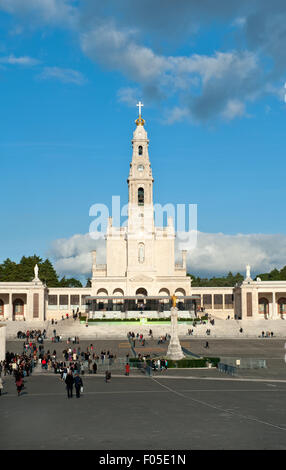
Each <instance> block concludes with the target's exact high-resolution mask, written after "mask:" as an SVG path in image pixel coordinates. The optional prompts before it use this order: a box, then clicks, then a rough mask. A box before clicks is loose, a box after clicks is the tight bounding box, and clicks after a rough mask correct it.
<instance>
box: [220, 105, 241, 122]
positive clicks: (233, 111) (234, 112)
mask: <svg viewBox="0 0 286 470" xmlns="http://www.w3.org/2000/svg"><path fill="white" fill-rule="evenodd" d="M244 115H245V104H244V103H242V102H241V101H238V100H229V101H228V102H227V104H226V107H225V109H224V111H223V112H222V116H223V117H224V118H225V119H227V120H231V119H234V118H236V117H241V116H244Z"/></svg>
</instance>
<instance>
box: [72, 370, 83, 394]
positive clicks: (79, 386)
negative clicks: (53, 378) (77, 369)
mask: <svg viewBox="0 0 286 470" xmlns="http://www.w3.org/2000/svg"><path fill="white" fill-rule="evenodd" d="M74 385H75V393H76V397H77V398H80V392H81V391H83V382H82V379H81V377H80V376H79V375H78V374H76V375H75V378H74Z"/></svg>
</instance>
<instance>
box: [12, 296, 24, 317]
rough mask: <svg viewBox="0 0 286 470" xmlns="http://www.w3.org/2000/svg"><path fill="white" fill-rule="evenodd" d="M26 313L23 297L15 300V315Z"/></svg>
mask: <svg viewBox="0 0 286 470" xmlns="http://www.w3.org/2000/svg"><path fill="white" fill-rule="evenodd" d="M23 315H24V301H23V300H22V299H16V300H14V302H13V316H14V317H17V316H23Z"/></svg>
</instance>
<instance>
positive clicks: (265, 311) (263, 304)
mask: <svg viewBox="0 0 286 470" xmlns="http://www.w3.org/2000/svg"><path fill="white" fill-rule="evenodd" d="M258 311H259V313H261V314H262V315H265V316H267V315H269V301H268V299H266V298H265V297H261V299H259V309H258Z"/></svg>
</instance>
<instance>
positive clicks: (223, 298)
mask: <svg viewBox="0 0 286 470" xmlns="http://www.w3.org/2000/svg"><path fill="white" fill-rule="evenodd" d="M222 309H223V310H225V294H222Z"/></svg>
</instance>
